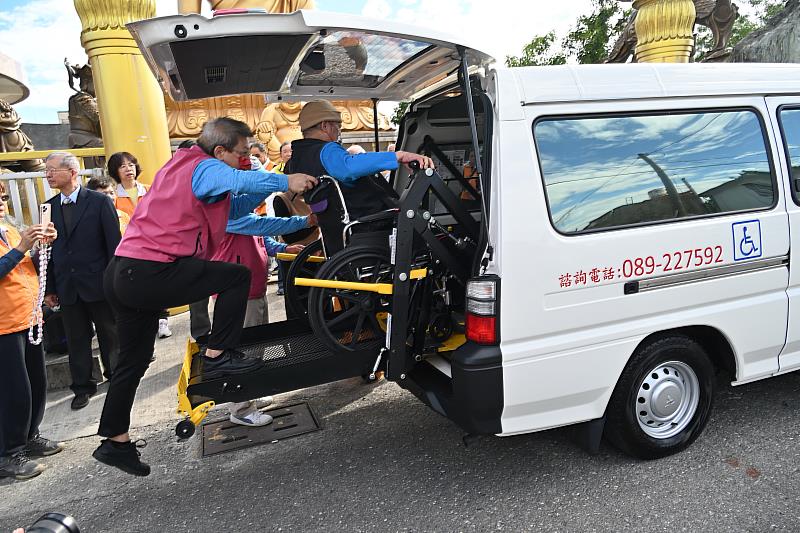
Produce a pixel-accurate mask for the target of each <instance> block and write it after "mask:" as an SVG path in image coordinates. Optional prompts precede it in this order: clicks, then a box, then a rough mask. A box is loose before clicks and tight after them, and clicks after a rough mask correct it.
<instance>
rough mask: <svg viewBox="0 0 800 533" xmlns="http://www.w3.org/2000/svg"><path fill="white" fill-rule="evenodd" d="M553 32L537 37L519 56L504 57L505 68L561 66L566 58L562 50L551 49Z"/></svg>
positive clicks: (554, 37) (554, 36)
mask: <svg viewBox="0 0 800 533" xmlns="http://www.w3.org/2000/svg"><path fill="white" fill-rule="evenodd" d="M555 40H556V34H555V32H552V31H551V32H550V33H548V34H547V35H537V36H536V37H534V38H533V40H532V41H531V42H529V43H528V44H526V45H525V48H523V49H522V55H521V56H506V66H509V67H530V66H535V65H563V64H564V63H566V62H567V58H566V56H565V55H564V53H563V50H560V49H557V48H554V47H553V43H554V42H555Z"/></svg>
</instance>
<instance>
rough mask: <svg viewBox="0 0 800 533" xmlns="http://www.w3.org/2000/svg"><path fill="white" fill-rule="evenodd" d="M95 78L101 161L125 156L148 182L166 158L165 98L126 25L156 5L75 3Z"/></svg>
mask: <svg viewBox="0 0 800 533" xmlns="http://www.w3.org/2000/svg"><path fill="white" fill-rule="evenodd" d="M74 2H75V10H76V11H77V12H78V16H79V17H80V19H81V24H82V25H83V30H82V31H81V45H83V48H84V49H85V50H86V54H87V55H88V56H89V63H90V64H91V65H92V72H93V75H94V86H95V94H96V95H97V107H98V108H99V111H100V126H101V128H102V130H103V145H104V147H105V152H106V157H108V156H110V155H111V154H113V153H114V152H120V151H125V152H130V153H132V154H133V155H135V156H136V158H137V159H138V160H139V164H140V166H141V167H142V175H141V176H140V178H139V179H140V180H141V181H143V182H144V183H151V182H152V181H153V176H154V175H155V173H156V171H157V170H158V169H159V168H161V166H162V165H163V164H164V163H165V162H166V161H167V160H168V159H169V158H170V156H171V151H170V146H169V134H168V132H167V120H166V116H165V115H164V97H163V94H162V92H161V89H160V88H159V86H158V84H157V83H156V80H155V78H154V77H153V74H152V73H151V72H150V69H149V68H148V67H147V64H146V63H145V61H144V58H143V57H142V53H141V52H140V51H139V48H137V46H136V43H135V42H134V40H133V37H132V36H131V34H130V32H129V31H128V30H127V29H126V28H125V24H126V23H128V22H132V21H135V20H141V19H145V18H151V17H154V16H155V14H156V2H155V0H105V1H103V2H98V1H97V0H74Z"/></svg>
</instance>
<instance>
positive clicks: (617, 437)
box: [604, 335, 714, 459]
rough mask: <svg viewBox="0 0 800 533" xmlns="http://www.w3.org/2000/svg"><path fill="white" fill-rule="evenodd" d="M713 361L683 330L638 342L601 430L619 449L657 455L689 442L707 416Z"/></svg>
mask: <svg viewBox="0 0 800 533" xmlns="http://www.w3.org/2000/svg"><path fill="white" fill-rule="evenodd" d="M713 399H714V367H713V365H712V364H711V360H710V359H709V357H708V354H706V352H705V350H704V349H703V348H702V346H700V344H698V343H697V342H696V341H694V340H693V339H691V338H689V337H685V336H683V335H673V336H669V337H664V338H661V339H658V340H656V341H654V342H651V343H649V344H646V345H644V346H642V347H640V348H639V349H638V350H637V351H636V353H635V354H634V355H633V357H632V358H631V360H630V361H629V362H628V365H627V366H626V367H625V370H624V371H623V373H622V375H621V376H620V379H619V381H618V382H617V386H616V388H615V389H614V393H613V394H612V395H611V401H610V402H609V404H608V409H607V411H606V413H607V422H606V427H605V432H604V434H605V436H606V437H607V438H608V439H609V440H610V441H611V442H612V443H613V444H614V445H615V446H616V447H617V448H619V449H621V450H622V451H624V452H626V453H628V454H630V455H633V456H635V457H639V458H641V459H657V458H659V457H665V456H667V455H671V454H674V453H677V452H679V451H681V450H683V449H684V448H686V447H687V446H689V445H690V444H691V443H692V442H694V440H695V439H697V437H698V436H700V433H702V432H703V429H704V428H705V426H706V423H707V422H708V417H709V415H710V414H711V407H712V405H713Z"/></svg>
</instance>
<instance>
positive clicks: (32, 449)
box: [25, 435, 64, 457]
mask: <svg viewBox="0 0 800 533" xmlns="http://www.w3.org/2000/svg"><path fill="white" fill-rule="evenodd" d="M63 449H64V443H63V442H55V441H52V440H50V439H46V438H44V437H42V436H41V435H36V436H35V437H33V438H32V439H31V440H29V441H28V444H26V445H25V453H26V454H27V455H28V457H47V456H48V455H55V454H57V453H58V452H60V451H61V450H63Z"/></svg>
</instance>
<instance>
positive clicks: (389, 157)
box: [319, 142, 398, 187]
mask: <svg viewBox="0 0 800 533" xmlns="http://www.w3.org/2000/svg"><path fill="white" fill-rule="evenodd" d="M319 159H320V163H322V166H324V167H325V170H327V171H328V174H330V175H331V176H333V177H334V178H336V179H337V180H338V181H340V182H342V183H343V184H344V185H345V186H347V187H352V186H354V182H355V181H356V180H357V179H358V178H361V177H362V176H367V175H369V174H374V173H376V172H381V171H382V170H395V169H396V168H397V166H398V165H397V156H396V155H395V153H394V152H369V153H366V154H357V155H350V154H349V153H347V150H345V149H344V148H343V147H342V145H341V144H339V143H335V142H329V143H328V144H326V145H325V146H323V147H322V151H320V153H319Z"/></svg>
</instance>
